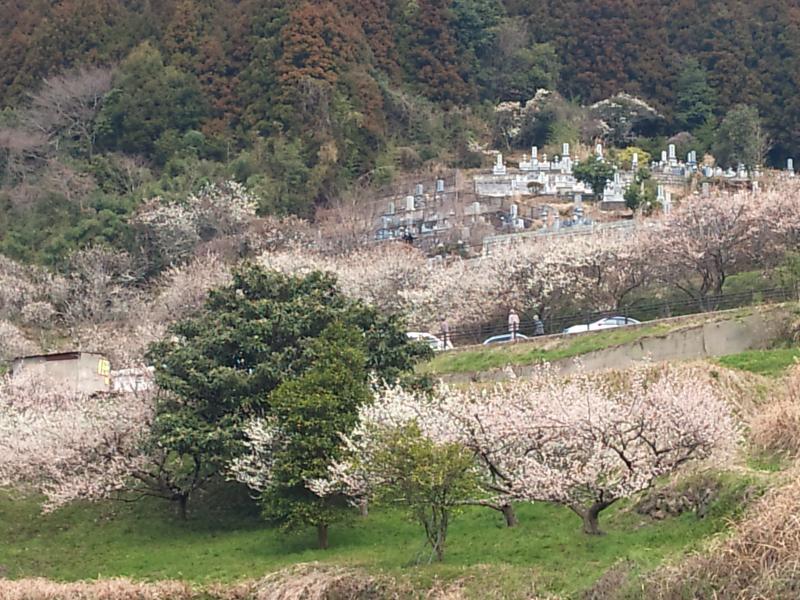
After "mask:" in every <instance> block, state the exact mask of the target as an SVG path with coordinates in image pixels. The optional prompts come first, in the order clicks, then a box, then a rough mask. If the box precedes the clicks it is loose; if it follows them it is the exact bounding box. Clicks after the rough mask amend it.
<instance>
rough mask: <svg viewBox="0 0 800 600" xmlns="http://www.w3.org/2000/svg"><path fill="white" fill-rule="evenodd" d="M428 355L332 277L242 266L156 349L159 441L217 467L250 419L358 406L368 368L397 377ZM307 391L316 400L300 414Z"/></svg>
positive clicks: (396, 324) (152, 357) (153, 358)
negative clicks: (161, 399) (162, 396)
mask: <svg viewBox="0 0 800 600" xmlns="http://www.w3.org/2000/svg"><path fill="white" fill-rule="evenodd" d="M337 331H338V332H339V334H338V335H337ZM337 338H340V339H337ZM341 344H344V345H341ZM326 347H327V348H328V349H327V350H326V349H325V348H326ZM429 354H430V349H427V350H426V349H423V348H421V347H420V346H417V345H412V344H410V343H409V342H408V340H407V339H406V336H405V333H404V329H403V327H402V324H401V321H400V320H399V319H398V318H397V317H395V316H387V315H383V314H380V313H379V312H378V311H376V310H375V309H373V308H371V307H367V306H365V305H363V304H362V303H360V302H357V301H353V300H350V299H348V298H346V297H345V296H343V295H342V294H341V293H340V292H339V291H338V289H337V288H336V283H335V279H334V278H333V277H332V276H330V275H326V274H322V273H313V274H311V275H308V276H307V277H304V278H298V277H289V276H285V275H281V274H278V273H274V272H268V271H264V270H263V269H261V268H259V267H256V266H247V267H243V268H241V269H239V270H238V271H236V272H235V273H234V275H233V281H232V283H231V284H230V285H227V286H225V287H223V288H220V289H217V290H215V291H212V292H211V294H210V295H209V298H208V300H207V302H206V304H205V306H204V308H203V310H202V311H201V312H200V313H199V314H198V315H197V316H195V317H192V318H189V319H186V320H184V321H181V322H179V323H178V324H176V325H175V326H173V327H172V328H171V329H170V331H169V333H168V336H167V338H166V339H164V340H163V341H161V342H159V343H157V344H154V345H153V346H152V347H151V348H150V351H149V353H148V359H149V360H150V361H152V364H153V365H154V366H155V368H156V380H157V382H158V384H159V386H160V387H161V388H162V389H164V390H166V391H168V392H169V393H170V394H171V396H170V398H169V399H168V400H167V401H166V402H165V403H163V404H162V405H161V406H160V408H159V412H158V441H159V443H160V445H161V446H162V447H163V448H165V449H168V450H171V451H172V452H174V453H175V455H177V456H181V457H187V456H188V457H194V456H199V457H200V459H201V460H202V463H203V469H207V470H208V471H209V472H214V471H216V470H218V469H219V468H220V467H221V465H222V464H223V463H224V462H225V461H227V460H229V459H230V458H231V457H233V456H235V455H236V454H237V451H238V449H239V443H240V441H241V439H242V426H243V425H244V423H245V422H246V421H247V420H248V419H249V418H252V417H267V416H279V417H280V418H284V419H289V420H291V419H293V418H305V417H303V415H304V414H305V416H306V417H308V416H309V415H310V414H312V413H313V412H314V411H315V410H319V411H321V413H320V414H322V413H325V411H329V410H334V411H335V410H336V407H337V402H343V403H344V404H343V405H341V406H345V405H346V406H347V407H350V408H352V406H356V405H358V404H359V403H360V402H361V401H362V399H363V397H362V394H363V389H362V388H361V387H360V386H361V385H362V384H363V383H364V382H365V377H366V375H365V372H364V369H368V370H369V371H373V372H375V374H376V375H377V376H378V377H380V378H385V379H387V380H390V381H392V380H394V379H396V377H398V376H399V375H400V374H401V373H403V372H405V371H408V370H410V369H411V368H412V367H413V365H414V364H415V362H416V361H417V360H418V359H419V358H424V357H426V356H429ZM336 361H338V362H336ZM332 365H333V366H332ZM345 374H347V377H345V379H350V380H351V381H350V383H346V382H345V381H344V379H341V378H342V377H344V375H345ZM333 383H335V386H336V389H331V390H328V392H324V388H325V387H326V385H328V384H333ZM277 390H280V391H277ZM300 390H305V392H308V393H309V394H310V396H309V398H308V399H307V401H308V403H309V404H308V405H305V404H303V403H301V405H300V406H298V407H296V408H297V410H299V411H301V412H300V413H297V414H294V415H293V414H292V413H291V410H290V408H289V404H291V402H292V400H291V399H292V398H293V399H295V400H296V399H297V395H298V394H299V393H300ZM339 393H342V394H345V396H342V397H340V396H339V395H338V394H339ZM276 394H277V395H276ZM330 394H333V395H330ZM312 396H313V397H312ZM341 406H340V408H341ZM350 408H348V409H347V410H350ZM304 410H308V411H310V412H306V413H303V412H302V411H304ZM348 414H349V413H348ZM340 416H341V415H340ZM325 418H334V415H333V414H331V415H328V416H327V417H325ZM336 418H338V417H336ZM336 418H334V421H336ZM342 418H345V417H342ZM347 418H350V417H347ZM337 422H338V421H337ZM320 426H322V424H320ZM299 443H301V444H302V443H305V442H304V441H303V440H300V441H299Z"/></svg>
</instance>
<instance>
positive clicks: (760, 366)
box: [717, 348, 800, 377]
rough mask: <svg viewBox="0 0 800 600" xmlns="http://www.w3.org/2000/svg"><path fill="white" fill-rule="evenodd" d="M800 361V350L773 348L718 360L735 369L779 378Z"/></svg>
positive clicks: (731, 355) (750, 351)
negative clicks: (796, 361) (797, 360)
mask: <svg viewBox="0 0 800 600" xmlns="http://www.w3.org/2000/svg"><path fill="white" fill-rule="evenodd" d="M796 359H800V348H773V349H771V350H749V351H747V352H742V353H740V354H730V355H728V356H723V357H721V358H719V359H717V360H718V362H719V364H721V365H723V366H725V367H730V368H733V369H740V370H742V371H750V372H751V373H758V374H760V375H766V376H767V377H777V376H779V375H782V374H783V373H784V371H786V369H787V368H789V367H790V366H792V365H793V364H794V363H795V360H796Z"/></svg>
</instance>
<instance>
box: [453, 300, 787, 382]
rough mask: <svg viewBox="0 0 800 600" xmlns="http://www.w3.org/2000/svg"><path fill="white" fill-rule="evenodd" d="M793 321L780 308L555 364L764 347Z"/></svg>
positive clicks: (617, 363) (575, 366)
mask: <svg viewBox="0 0 800 600" xmlns="http://www.w3.org/2000/svg"><path fill="white" fill-rule="evenodd" d="M790 319H791V315H790V313H789V312H788V311H786V310H783V309H780V310H769V311H763V312H758V313H755V314H751V315H747V316H742V317H734V318H731V319H725V320H719V321H708V322H706V323H703V324H700V325H694V326H688V327H686V328H685V329H678V330H676V331H671V332H669V333H666V334H663V335H658V336H651V337H645V338H642V339H640V340H637V341H635V342H630V343H628V344H622V345H619V346H615V347H612V348H604V349H602V350H595V351H594V352H588V353H586V354H582V355H581V356H580V357H576V358H567V359H562V360H557V361H554V362H553V363H551V364H552V366H553V367H554V368H555V369H556V370H557V371H558V372H560V373H563V374H569V373H573V372H575V371H578V370H583V371H605V370H610V369H625V368H628V367H632V366H634V365H636V364H637V363H641V362H644V361H649V362H663V361H679V360H693V359H699V358H708V357H715V356H725V355H727V354H737V353H739V352H744V351H746V350H757V349H764V348H768V347H769V346H770V345H771V344H772V343H773V342H774V341H775V340H776V339H778V338H779V337H780V336H781V334H782V333H783V332H784V331H785V330H786V326H787V324H788V322H789V320H790ZM587 335H591V334H587ZM535 368H536V366H535V365H521V366H508V367H504V368H499V369H492V370H489V371H481V372H479V373H449V374H444V375H442V376H441V379H442V380H443V381H445V382H447V383H468V382H470V381H488V382H492V381H504V380H507V379H509V378H511V377H518V378H525V377H530V376H531V375H532V374H533V371H534V369H535Z"/></svg>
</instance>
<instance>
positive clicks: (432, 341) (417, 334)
mask: <svg viewBox="0 0 800 600" xmlns="http://www.w3.org/2000/svg"><path fill="white" fill-rule="evenodd" d="M406 335H407V336H408V339H410V340H414V341H417V342H425V343H426V344H428V345H429V346H430V347H431V348H432V349H433V350H434V351H435V352H441V351H442V350H452V349H453V343H452V342H450V341H449V340H448V341H447V344H445V343H444V340H441V339H439V338H438V337H436V336H435V335H433V334H432V333H423V332H421V331H409V332H408V333H406Z"/></svg>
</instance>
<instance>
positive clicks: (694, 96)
mask: <svg viewBox="0 0 800 600" xmlns="http://www.w3.org/2000/svg"><path fill="white" fill-rule="evenodd" d="M675 97H676V101H675V120H676V122H677V123H678V126H679V127H681V128H683V129H686V130H687V131H694V130H695V129H697V128H699V127H701V126H702V125H703V124H704V123H706V122H707V121H708V120H709V119H711V118H712V117H713V116H714V106H715V105H716V96H715V94H714V90H713V89H712V88H711V86H710V85H709V83H708V76H707V73H706V71H705V69H703V68H702V67H701V66H700V63H698V62H697V60H696V59H695V58H688V59H686V62H685V64H684V67H683V69H682V70H681V73H680V75H679V76H678V82H677V85H676V93H675Z"/></svg>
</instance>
